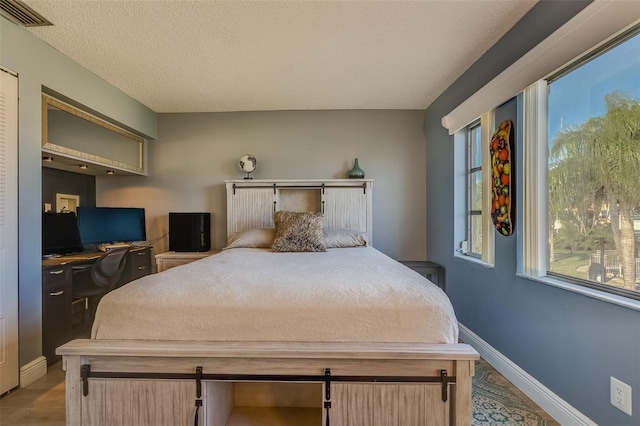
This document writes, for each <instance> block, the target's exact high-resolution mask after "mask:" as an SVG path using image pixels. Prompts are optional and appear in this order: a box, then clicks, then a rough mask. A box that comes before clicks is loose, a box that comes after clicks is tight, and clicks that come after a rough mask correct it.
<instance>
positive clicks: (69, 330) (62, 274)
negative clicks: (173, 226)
mask: <svg viewBox="0 0 640 426" xmlns="http://www.w3.org/2000/svg"><path fill="white" fill-rule="evenodd" d="M99 257H100V253H86V254H82V255H76V256H68V257H61V258H54V259H49V260H47V261H44V260H43V262H42V264H43V266H42V353H43V355H44V356H45V357H46V358H47V364H51V363H52V362H55V361H57V360H59V359H60V357H59V356H57V355H56V348H57V347H58V346H61V345H63V344H65V343H67V342H68V341H69V340H72V339H73V338H75V337H85V336H84V335H83V336H74V327H73V326H74V324H73V323H74V315H75V317H76V318H79V319H80V320H82V319H83V318H84V311H85V309H86V305H85V303H84V299H78V303H74V301H73V296H72V293H73V292H72V290H73V280H74V273H73V270H74V268H75V269H76V279H90V278H89V274H88V271H89V269H90V268H91V265H92V263H93V262H94V261H95V260H96V259H97V258H99ZM81 270H86V272H85V273H82V272H78V271H81ZM150 273H151V248H149V247H144V248H134V249H132V250H131V251H130V252H129V257H128V258H127V265H126V266H125V270H124V272H123V274H122V277H121V278H120V281H119V283H118V286H122V285H125V284H126V283H128V282H129V281H133V280H136V279H138V278H141V277H143V276H145V275H148V274H150ZM80 322H82V321H80ZM76 325H78V324H76ZM78 330H82V332H83V333H84V334H87V333H88V330H84V328H83V327H76V334H77V332H78Z"/></svg>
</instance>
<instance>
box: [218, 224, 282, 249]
mask: <svg viewBox="0 0 640 426" xmlns="http://www.w3.org/2000/svg"><path fill="white" fill-rule="evenodd" d="M273 234H274V229H273V228H252V229H247V230H246V231H241V232H234V233H233V234H231V236H230V237H229V239H228V240H227V246H226V247H225V248H224V249H223V250H226V249H231V248H270V247H271V246H272V245H273Z"/></svg>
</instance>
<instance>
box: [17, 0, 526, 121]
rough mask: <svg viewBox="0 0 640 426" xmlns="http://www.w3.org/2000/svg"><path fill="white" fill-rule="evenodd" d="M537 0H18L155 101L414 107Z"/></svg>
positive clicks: (219, 107) (180, 107) (44, 35)
mask: <svg viewBox="0 0 640 426" xmlns="http://www.w3.org/2000/svg"><path fill="white" fill-rule="evenodd" d="M536 1H537V0H482V1H478V0H470V1H465V0H446V1H445V0H441V1H435V0H427V1H253V2H245V1H149V0H146V1H145V0H137V1H114V0H109V1H107V0H102V1H101V0H92V1H87V0H26V1H25V3H26V4H28V5H29V6H31V7H32V8H33V9H35V10H36V11H37V12H39V13H40V14H42V15H43V16H44V17H45V18H47V19H48V20H49V21H51V22H52V23H53V24H54V26H52V27H37V28H29V29H28V31H30V32H31V33H33V34H34V35H36V36H37V37H39V38H40V39H42V40H44V41H46V42H47V43H49V44H50V45H51V46H53V47H54V48H56V49H58V50H59V51H61V52H62V53H64V54H65V55H67V56H68V57H70V58H71V59H73V60H74V61H76V62H78V63H79V64H81V65H83V66H84V67H85V68H87V69H89V70H90V71H92V72H94V73H95V74H97V75H99V76H100V77H102V78H103V79H104V80H106V81H107V82H109V83H111V84H112V85H113V86H115V87H117V88H119V89H120V90H122V91H123V92H125V93H126V94H128V95H129V96H131V97H133V98H135V99H137V100H138V101H140V102H141V103H143V104H144V105H146V106H148V107H149V108H151V109H152V110H154V111H156V112H213V111H261V110H318V109H424V108H426V107H427V106H429V104H431V102H433V101H434V100H435V99H436V98H437V97H438V96H439V95H440V94H441V93H442V92H443V91H444V90H445V89H446V88H447V87H448V86H449V85H450V84H451V83H453V82H454V81H455V80H456V79H457V78H458V77H459V76H460V75H461V74H462V73H463V72H464V71H465V70H466V69H467V68H469V66H471V65H472V64H473V63H474V62H475V61H476V60H477V59H478V58H479V57H480V56H481V55H482V54H483V53H484V52H485V51H486V50H487V49H489V48H490V47H491V46H492V45H493V44H494V43H495V42H496V41H497V40H498V39H499V38H500V37H501V36H502V35H504V34H505V33H506V32H507V31H508V30H509V29H510V28H511V27H512V26H513V25H514V24H515V23H516V22H517V21H518V20H519V19H520V18H521V17H522V16H523V15H524V14H525V13H526V12H527V11H529V9H531V7H533V6H534V5H535V3H536Z"/></svg>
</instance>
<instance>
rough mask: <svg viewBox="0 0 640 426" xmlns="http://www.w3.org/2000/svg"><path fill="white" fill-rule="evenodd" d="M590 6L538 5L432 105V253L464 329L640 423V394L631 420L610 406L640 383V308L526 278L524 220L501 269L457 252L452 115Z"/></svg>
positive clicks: (559, 390)
mask: <svg viewBox="0 0 640 426" xmlns="http://www.w3.org/2000/svg"><path fill="white" fill-rule="evenodd" d="M588 3H589V2H578V1H572V2H547V1H543V2H540V3H538V4H537V5H536V6H535V7H534V8H533V9H532V10H531V12H530V13H529V14H527V15H526V16H525V17H524V18H523V19H522V20H521V21H520V22H519V23H518V25H516V27H514V28H513V29H512V30H511V31H509V33H507V35H506V36H505V37H504V38H503V39H501V40H500V42H499V43H498V44H496V45H495V46H494V47H493V48H492V49H490V50H489V51H488V52H487V53H486V54H485V55H484V56H483V57H482V58H481V59H480V60H479V61H478V62H477V63H476V64H474V66H473V67H472V68H471V69H470V70H469V71H468V72H466V73H465V74H464V75H463V76H462V77H461V78H460V79H459V80H458V81H457V82H456V83H455V84H453V85H452V86H451V87H450V88H449V89H447V91H446V92H445V93H444V94H443V95H442V96H440V97H439V98H438V99H437V100H436V102H434V103H433V104H432V105H431V106H430V107H429V108H428V109H427V110H426V112H425V136H426V141H427V164H428V167H427V219H428V220H427V237H428V238H427V256H428V258H429V259H430V260H432V261H435V262H437V263H440V264H442V265H444V267H445V268H446V277H447V278H446V280H447V293H448V294H449V296H450V298H451V300H452V302H453V305H454V307H455V310H456V313H457V316H458V319H459V321H460V322H461V323H462V324H463V325H464V326H466V327H468V328H469V329H470V330H471V331H472V332H473V333H475V334H476V335H478V336H479V337H480V338H481V339H483V340H484V341H486V342H487V343H489V344H490V345H491V346H492V347H493V348H495V349H497V350H498V351H499V352H501V353H502V354H503V355H505V356H506V357H508V358H509V359H510V360H511V361H513V362H514V363H516V364H517V365H518V366H519V367H521V368H522V369H524V370H525V371H526V372H527V373H529V374H530V375H532V376H533V377H535V378H536V379H537V380H538V381H540V382H541V383H542V384H543V385H544V386H546V387H547V388H549V389H550V390H551V391H552V392H554V393H555V394H557V395H558V396H559V397H561V398H562V399H564V400H565V401H566V402H567V403H569V404H571V405H572V406H573V407H575V408H576V409H577V410H579V411H580V412H582V413H583V414H584V415H586V416H587V417H589V418H591V419H592V420H593V421H595V422H596V423H598V424H602V425H638V424H640V413H639V412H638V407H640V392H637V391H636V392H634V400H633V405H635V408H636V410H634V413H635V415H634V416H633V417H630V416H627V415H626V414H624V413H623V412H621V411H619V410H617V409H616V408H614V407H613V406H612V405H610V403H609V377H610V376H615V377H617V378H619V379H621V380H623V381H624V382H626V383H627V384H629V385H631V386H632V388H634V389H636V390H637V389H640V312H638V311H635V310H632V309H628V308H624V307H621V306H618V305H615V304H612V303H608V302H604V301H600V300H596V299H594V298H590V297H587V296H584V295H581V294H578V293H574V292H570V291H567V290H563V289H560V288H556V287H552V286H549V285H546V284H542V283H539V282H535V281H532V280H528V279H524V278H519V277H516V267H517V257H516V256H517V255H516V252H517V249H518V242H519V241H520V240H521V239H522V233H521V230H522V227H521V224H520V223H517V224H516V232H515V234H514V235H513V236H511V237H508V238H507V237H502V236H500V235H497V234H496V240H495V268H492V269H491V268H485V267H483V266H481V265H478V264H475V263H472V262H469V261H466V260H463V259H459V258H455V257H454V237H453V229H454V224H453V221H452V215H451V211H452V210H453V191H454V188H453V186H452V182H453V157H454V155H464V153H454V143H453V138H452V137H451V136H449V135H448V132H447V130H446V129H444V128H443V127H442V124H441V119H442V117H443V116H444V115H446V114H447V113H449V112H450V111H451V110H453V109H454V108H455V107H456V106H458V105H459V104H460V103H461V102H463V101H464V100H465V99H466V98H468V97H469V96H471V95H472V94H473V93H474V92H475V91H477V90H478V89H479V88H481V87H482V86H483V85H484V84H486V83H487V82H488V81H490V80H491V79H492V78H493V77H495V76H496V75H498V74H499V73H500V72H501V71H503V70H504V69H505V67H506V66H508V65H509V64H511V63H513V62H514V61H516V60H517V59H518V58H519V57H520V56H522V55H523V54H524V53H526V52H527V51H528V50H530V49H531V48H532V47H533V46H535V45H536V44H537V43H539V42H540V41H541V40H542V39H544V38H545V36H546V35H548V34H550V33H551V32H553V31H554V30H555V29H556V28H558V27H559V26H561V25H562V24H563V23H564V22H565V21H567V20H569V19H570V18H571V17H572V16H574V15H575V14H576V13H578V12H579V11H580V10H581V9H582V8H584V7H585V6H586V5H587V4H588ZM517 105H518V101H517V99H514V100H511V101H509V102H508V103H506V104H504V105H502V106H501V107H500V108H498V110H497V112H496V122H500V121H501V120H503V119H507V118H509V119H512V120H514V122H515V123H516V125H518V124H519V123H518V120H517ZM516 134H517V133H516ZM518 139H519V138H518ZM517 143H520V140H518V141H517ZM436 159H437V160H436ZM516 173H517V172H516ZM442 176H449V177H450V178H444V179H443V178H442ZM517 196H518V195H517ZM520 201H521V202H527V201H526V200H520Z"/></svg>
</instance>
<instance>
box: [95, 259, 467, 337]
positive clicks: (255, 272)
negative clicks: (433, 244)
mask: <svg viewBox="0 0 640 426" xmlns="http://www.w3.org/2000/svg"><path fill="white" fill-rule="evenodd" d="M92 338H95V339H143V340H207V341H223V340H227V341H321V342H424V343H457V341H458V325H457V320H456V317H455V314H454V312H453V307H452V306H451V303H450V301H449V299H448V297H447V296H446V295H445V293H444V292H443V291H442V290H441V289H440V288H439V287H437V286H436V285H435V284H433V283H431V282H430V281H428V280H427V279H426V278H424V277H422V276H421V275H419V274H418V273H416V272H414V271H413V270H411V269H409V268H407V267H405V266H404V265H402V264H400V263H398V262H396V261H394V260H393V259H391V258H389V257H387V256H385V255H384V254H382V253H380V252H379V251H377V250H375V249H374V248H371V247H359V248H342V249H330V250H328V251H326V252H322V253H273V252H271V251H270V250H265V249H243V248H238V249H232V250H225V251H223V252H222V253H219V254H216V255H213V256H211V257H208V258H205V259H202V260H199V261H196V262H192V263H189V264H187V265H182V266H178V267H175V268H172V269H169V270H168V271H165V272H162V273H160V274H154V275H148V276H146V277H143V278H141V279H139V280H136V281H134V282H131V283H129V284H127V285H125V286H123V287H120V288H119V289H117V290H115V291H113V292H111V293H109V294H107V295H106V296H105V297H104V298H103V299H102V301H101V302H100V305H99V306H98V311H97V314H96V319H95V322H94V325H93V330H92Z"/></svg>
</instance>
